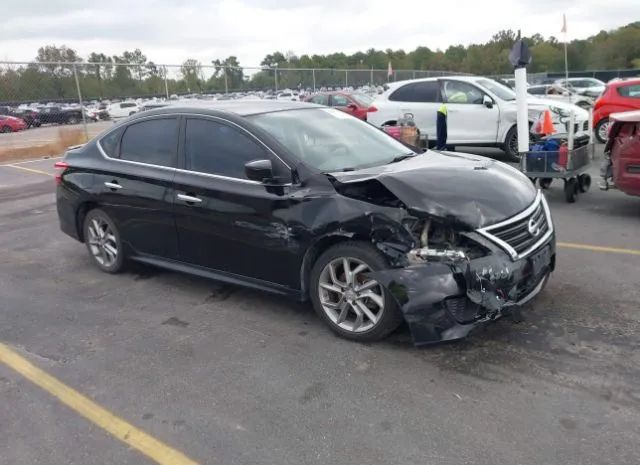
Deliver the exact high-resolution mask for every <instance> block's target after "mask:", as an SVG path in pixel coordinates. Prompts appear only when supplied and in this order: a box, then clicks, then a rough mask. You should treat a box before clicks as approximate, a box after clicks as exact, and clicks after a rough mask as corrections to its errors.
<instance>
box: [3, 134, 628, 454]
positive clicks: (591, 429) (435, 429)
mask: <svg viewBox="0 0 640 465" xmlns="http://www.w3.org/2000/svg"><path fill="white" fill-rule="evenodd" d="M94 126H95V125H92V126H89V127H94ZM44 129H46V128H43V130H42V131H44ZM36 131H37V130H34V131H31V132H30V133H33V134H35V133H36ZM3 137H5V135H3ZM601 150H602V149H601V147H600V148H599V151H600V153H601ZM478 153H483V152H478ZM498 156H499V155H498ZM54 161H55V160H51V159H49V160H38V161H30V162H16V163H13V164H10V165H7V164H5V165H3V166H0V250H1V251H2V252H1V255H2V260H0V276H1V279H0V295H1V296H2V298H1V299H0V419H2V420H1V421H0V457H1V460H0V463H3V464H4V463H6V464H35V463H47V464H58V463H65V464H66V463H69V464H72V463H74V464H83V465H90V464H96V465H97V464H101V465H102V464H124V463H126V464H147V463H155V462H158V463H167V464H168V463H173V464H185V463H192V462H190V461H189V459H191V460H193V461H195V462H197V463H202V464H205V463H207V464H209V463H220V464H288V463H292V464H294V463H295V464H301V463H318V464H400V463H402V464H408V463H415V464H439V465H447V464H451V465H460V464H487V465H489V464H491V465H494V464H514V465H515V464H522V465H529V464H532V465H533V464H536V465H538V464H585V465H586V464H594V465H605V464H616V465H618V464H632V463H637V461H638V460H637V458H638V457H639V456H640V383H639V382H638V381H639V380H640V355H639V354H640V351H638V348H639V346H640V344H639V340H638V333H639V331H640V306H639V304H638V302H640V287H638V280H639V277H638V270H639V269H640V236H639V235H638V234H637V232H638V230H639V229H638V228H639V226H640V200H639V199H637V198H633V197H628V196H625V195H624V194H622V193H620V192H617V191H609V192H601V191H599V190H597V187H596V184H597V167H595V166H594V167H593V168H592V171H591V174H592V176H593V178H594V188H593V189H592V190H591V191H590V192H589V193H587V194H584V195H582V196H581V197H580V198H579V199H578V202H577V203H576V204H567V203H565V201H564V195H563V192H562V189H561V183H558V182H557V181H556V183H555V184H553V185H552V186H551V188H550V190H549V191H548V192H547V198H548V200H549V203H550V205H551V208H552V213H553V217H554V221H555V224H556V229H557V235H558V258H557V269H556V272H555V273H554V274H553V276H552V279H551V281H550V282H549V284H548V286H547V288H546V290H545V291H544V292H543V294H541V296H540V297H539V298H538V299H536V300H535V301H534V302H533V303H531V304H528V305H527V306H526V307H525V308H524V309H523V312H522V317H523V321H514V320H513V319H511V318H508V319H507V318H505V319H502V320H499V321H497V322H495V323H493V324H491V325H489V326H487V327H486V328H484V329H483V330H482V331H479V332H477V333H474V334H473V335H472V336H470V337H469V338H468V339H466V340H464V341H460V342H455V343H451V344H446V345H440V346H432V347H427V348H423V349H416V348H414V347H413V345H412V344H411V341H410V338H409V334H408V331H407V330H406V329H404V328H401V329H400V330H399V331H398V332H396V333H395V334H393V335H392V336H391V337H390V338H389V339H388V340H386V341H384V342H382V343H376V344H356V343H351V342H348V341H345V340H342V339H339V338H337V337H336V336H334V335H333V334H332V333H331V332H330V331H329V330H328V329H327V328H326V327H325V326H324V325H323V324H322V323H321V322H320V321H319V320H318V319H317V318H316V316H315V314H314V313H313V311H312V309H311V307H310V305H307V304H299V303H295V302H291V301H287V300H283V299H282V298H280V297H277V296H272V295H269V294H265V293H261V292H258V291H253V290H247V289H242V288H236V287H233V286H229V285H222V284H219V283H216V282H213V281H209V280H205V279H200V278H196V277H192V276H186V275H180V274H176V273H172V272H168V271H162V270H159V269H155V268H151V267H145V266H141V265H137V266H132V267H131V269H130V271H128V272H126V273H124V274H120V275H107V274H104V273H101V272H100V271H99V270H98V269H97V268H96V267H94V266H93V265H92V264H91V262H90V259H89V257H88V255H87V253H86V250H85V248H84V246H83V245H82V244H79V243H77V242H75V241H73V240H72V239H71V238H69V237H67V236H65V235H64V234H62V233H61V232H60V231H59V229H58V222H57V215H56V206H55V196H54V182H53V177H52V175H53V162H54ZM505 195H508V193H505ZM2 344H6V346H4V345H2ZM13 353H16V354H17V356H18V357H17V358H11V354H13ZM7 360H13V361H12V362H10V363H7ZM2 362H4V363H2ZM29 363H30V364H33V365H35V366H37V367H39V368H40V369H41V370H43V371H44V372H46V374H48V375H49V376H52V377H53V378H55V380H57V381H58V382H59V383H63V385H62V386H63V387H60V386H58V385H57V384H55V383H54V382H53V381H51V379H49V378H48V377H46V376H45V375H44V374H42V373H40V372H34V371H33V370H32V369H31V368H30V366H29ZM27 378H28V379H29V380H28V379H27ZM66 388H71V389H73V390H74V391H73V392H77V393H79V394H82V395H83V396H85V397H86V399H90V402H89V403H86V402H84V400H82V399H81V398H79V397H76V396H75V394H73V393H70V392H67V391H65V389H66ZM61 401H62V402H61ZM63 403H64V404H66V405H63ZM100 409H106V410H107V411H108V412H107V413H109V412H110V414H112V415H113V416H114V418H111V417H109V416H108V415H106V414H105V413H104V412H103V411H102V410H100ZM86 417H88V418H90V419H92V421H91V422H90V421H87V419H86ZM119 422H121V423H119ZM118 432H119V433H118ZM109 433H111V434H109ZM114 435H115V436H114ZM118 435H119V436H118ZM135 441H138V442H136V444H138V445H139V444H142V445H143V446H148V448H149V450H151V452H149V453H140V452H139V451H137V450H134V447H135V448H138V449H140V447H137V446H136V445H132V442H135ZM154 441H155V442H154ZM172 454H175V455H172ZM161 460H164V461H161ZM154 461H155V462H154Z"/></svg>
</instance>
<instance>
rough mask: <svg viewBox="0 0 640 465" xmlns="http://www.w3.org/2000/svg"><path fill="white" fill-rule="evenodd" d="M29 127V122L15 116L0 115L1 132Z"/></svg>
mask: <svg viewBox="0 0 640 465" xmlns="http://www.w3.org/2000/svg"><path fill="white" fill-rule="evenodd" d="M24 129H27V123H25V122H24V120H22V119H20V118H16V117H15V116H5V115H0V132H16V131H22V130H24Z"/></svg>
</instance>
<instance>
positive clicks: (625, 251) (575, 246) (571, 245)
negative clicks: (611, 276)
mask: <svg viewBox="0 0 640 465" xmlns="http://www.w3.org/2000/svg"><path fill="white" fill-rule="evenodd" d="M556 245H557V246H558V247H564V248H565V249H579V250H590V251H591V252H608V253H621V254H627V255H640V250H634V249H619V248H617V247H601V246H599V245H589V244H574V243H573V242H558V243H557V244H556Z"/></svg>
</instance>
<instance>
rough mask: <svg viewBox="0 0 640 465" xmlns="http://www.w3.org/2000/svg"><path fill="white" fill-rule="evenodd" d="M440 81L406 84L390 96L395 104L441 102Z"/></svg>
mask: <svg viewBox="0 0 640 465" xmlns="http://www.w3.org/2000/svg"><path fill="white" fill-rule="evenodd" d="M439 95H440V84H439V83H438V81H427V82H414V83H411V84H405V85H404V86H402V87H400V88H399V89H397V90H396V91H395V92H393V93H392V94H391V95H390V96H389V100H392V101H394V102H438V101H439V100H440V98H439Z"/></svg>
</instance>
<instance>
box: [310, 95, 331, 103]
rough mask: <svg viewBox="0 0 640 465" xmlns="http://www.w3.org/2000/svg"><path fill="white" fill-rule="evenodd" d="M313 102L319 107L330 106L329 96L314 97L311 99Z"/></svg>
mask: <svg viewBox="0 0 640 465" xmlns="http://www.w3.org/2000/svg"><path fill="white" fill-rule="evenodd" d="M311 101H312V102H313V103H317V104H318V105H329V96H328V95H314V96H313V97H311Z"/></svg>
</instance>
